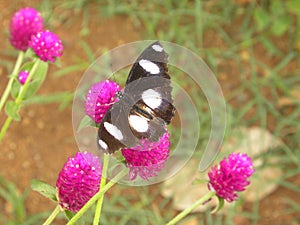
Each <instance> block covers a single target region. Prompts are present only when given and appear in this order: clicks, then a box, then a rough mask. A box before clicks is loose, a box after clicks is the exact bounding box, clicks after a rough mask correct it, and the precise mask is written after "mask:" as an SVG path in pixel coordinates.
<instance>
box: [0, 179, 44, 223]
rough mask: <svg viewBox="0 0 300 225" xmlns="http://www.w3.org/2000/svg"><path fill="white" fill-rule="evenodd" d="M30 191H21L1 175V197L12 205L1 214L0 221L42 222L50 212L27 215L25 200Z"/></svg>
mask: <svg viewBox="0 0 300 225" xmlns="http://www.w3.org/2000/svg"><path fill="white" fill-rule="evenodd" d="M27 195H28V192H24V193H20V191H19V190H18V189H17V187H16V185H15V184H13V183H11V182H9V181H7V180H5V179H4V178H3V177H1V176H0V198H1V199H4V201H5V204H7V205H9V207H11V211H10V212H9V213H7V215H4V213H3V212H1V214H0V223H1V224H5V225H36V224H42V221H43V220H44V219H45V218H46V217H47V215H48V214H49V212H43V213H38V214H35V215H31V216H29V215H27V212H26V205H25V201H26V198H27Z"/></svg>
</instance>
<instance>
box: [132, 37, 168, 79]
mask: <svg viewBox="0 0 300 225" xmlns="http://www.w3.org/2000/svg"><path fill="white" fill-rule="evenodd" d="M167 63H168V54H167V53H166V52H165V50H164V48H163V46H162V45H161V44H160V43H159V42H158V41H156V42H154V43H152V44H151V45H149V46H148V47H147V48H146V49H145V50H144V51H143V52H142V53H141V55H140V56H139V57H138V58H137V60H136V62H135V63H134V64H133V66H132V68H131V70H130V72H129V75H128V78H127V81H126V85H127V84H129V83H130V82H132V81H134V80H137V79H139V78H144V77H150V76H159V77H162V78H166V79H170V75H169V73H168V65H167ZM153 64H155V65H156V66H157V67H158V69H159V70H158V69H157V67H155V65H153ZM151 65H152V67H151ZM143 66H144V67H143ZM145 68H146V69H145Z"/></svg>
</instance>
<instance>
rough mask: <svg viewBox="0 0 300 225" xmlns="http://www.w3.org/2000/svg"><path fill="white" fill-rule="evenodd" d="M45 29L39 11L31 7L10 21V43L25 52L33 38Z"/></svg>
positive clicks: (15, 15)
mask: <svg viewBox="0 0 300 225" xmlns="http://www.w3.org/2000/svg"><path fill="white" fill-rule="evenodd" d="M43 29H44V22H43V18H42V17H41V14H40V13H39V12H38V11H36V10H35V9H33V8H29V7H26V8H24V9H20V10H19V11H18V12H16V13H15V14H14V15H13V17H12V19H11V21H10V26H9V33H10V38H9V40H10V43H11V45H12V46H13V47H15V48H16V49H18V50H22V51H25V50H27V49H28V46H29V45H28V44H29V41H30V39H31V36H32V35H35V34H36V33H37V32H39V31H42V30H43Z"/></svg>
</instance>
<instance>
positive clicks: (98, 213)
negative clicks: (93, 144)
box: [93, 154, 109, 225]
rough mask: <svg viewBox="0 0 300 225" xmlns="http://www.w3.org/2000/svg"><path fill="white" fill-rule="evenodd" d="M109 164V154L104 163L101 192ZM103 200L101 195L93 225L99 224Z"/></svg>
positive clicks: (106, 155) (105, 155)
mask: <svg viewBox="0 0 300 225" xmlns="http://www.w3.org/2000/svg"><path fill="white" fill-rule="evenodd" d="M108 164H109V154H104V162H103V169H102V177H101V182H100V190H101V189H102V188H103V187H104V185H105V184H106V176H107V169H108ZM103 198H104V195H101V196H100V198H99V199H98V202H97V205H96V211H95V217H94V222H93V225H98V224H99V221H100V216H101V211H102V204H103Z"/></svg>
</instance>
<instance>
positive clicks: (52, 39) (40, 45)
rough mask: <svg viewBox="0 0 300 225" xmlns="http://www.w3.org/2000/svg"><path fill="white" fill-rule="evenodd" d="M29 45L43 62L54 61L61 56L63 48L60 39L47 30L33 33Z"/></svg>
mask: <svg viewBox="0 0 300 225" xmlns="http://www.w3.org/2000/svg"><path fill="white" fill-rule="evenodd" d="M29 46H30V47H31V48H32V49H33V51H34V53H35V54H36V55H37V56H38V57H40V59H41V60H43V61H44V62H47V61H50V62H55V59H56V58H57V57H60V56H62V54H63V50H64V47H63V45H62V42H61V40H60V39H59V38H58V37H57V36H56V35H55V34H54V33H52V32H51V31H48V30H45V31H41V32H38V33H37V34H36V35H33V36H32V37H31V40H30V42H29Z"/></svg>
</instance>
